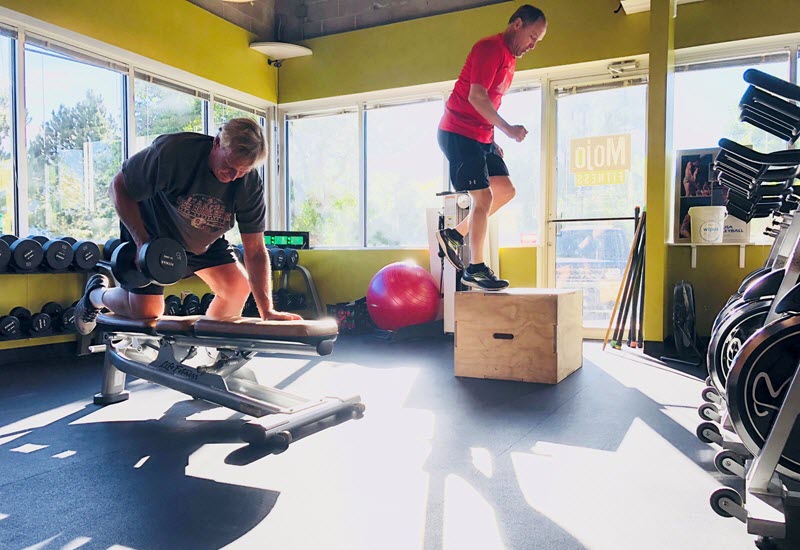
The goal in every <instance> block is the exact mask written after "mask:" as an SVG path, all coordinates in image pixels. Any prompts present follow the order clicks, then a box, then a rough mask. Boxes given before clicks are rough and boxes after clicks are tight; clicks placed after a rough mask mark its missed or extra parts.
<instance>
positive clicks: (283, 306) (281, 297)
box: [272, 288, 289, 311]
mask: <svg viewBox="0 0 800 550" xmlns="http://www.w3.org/2000/svg"><path fill="white" fill-rule="evenodd" d="M272 307H273V308H275V309H277V310H278V311H286V310H287V309H288V308H289V291H288V290H286V289H285V288H279V289H278V290H276V291H275V292H273V293H272Z"/></svg>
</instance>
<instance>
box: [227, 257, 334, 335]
mask: <svg viewBox="0 0 800 550" xmlns="http://www.w3.org/2000/svg"><path fill="white" fill-rule="evenodd" d="M234 253H235V255H236V259H237V260H238V261H239V262H241V264H242V265H244V247H243V245H239V246H237V247H235V248H234ZM267 253H268V254H269V261H270V265H271V266H272V272H273V274H278V273H279V274H280V275H279V283H278V284H277V285H275V287H274V288H273V292H272V302H273V307H275V309H277V310H278V311H312V312H313V313H314V314H315V316H316V318H317V319H320V318H322V317H323V316H324V313H325V312H324V310H323V309H322V302H321V301H320V299H319V293H318V292H317V287H316V285H314V279H313V277H311V273H310V272H309V271H308V269H307V268H305V267H303V266H302V265H300V253H299V252H298V251H297V250H295V249H293V248H280V247H277V246H269V247H267ZM292 273H297V274H299V275H300V278H301V279H302V281H303V285H304V287H305V292H292V291H291V290H290V288H291V287H290V284H289V283H290V277H291V275H292ZM242 315H243V316H245V317H258V307H257V306H256V302H255V300H254V299H253V295H252V294H251V295H250V296H249V297H248V298H247V302H246V303H245V306H244V310H243V311H242Z"/></svg>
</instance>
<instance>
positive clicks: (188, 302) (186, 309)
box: [181, 294, 200, 315]
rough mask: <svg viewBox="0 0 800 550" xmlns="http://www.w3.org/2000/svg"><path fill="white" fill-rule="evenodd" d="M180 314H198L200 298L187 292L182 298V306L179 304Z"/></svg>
mask: <svg viewBox="0 0 800 550" xmlns="http://www.w3.org/2000/svg"><path fill="white" fill-rule="evenodd" d="M181 314H182V315H199V314H200V298H198V297H197V295H196V294H187V295H186V296H184V298H183V306H181Z"/></svg>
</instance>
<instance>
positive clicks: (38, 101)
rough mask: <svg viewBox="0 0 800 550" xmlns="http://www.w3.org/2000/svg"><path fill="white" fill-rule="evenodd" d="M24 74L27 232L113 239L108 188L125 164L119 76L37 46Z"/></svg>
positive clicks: (115, 228) (114, 231) (30, 46)
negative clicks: (123, 162)
mask: <svg viewBox="0 0 800 550" xmlns="http://www.w3.org/2000/svg"><path fill="white" fill-rule="evenodd" d="M25 70H26V81H25V99H26V106H27V117H28V118H27V141H28V143H27V145H28V207H27V208H28V228H29V232H30V233H32V234H43V235H47V236H50V237H59V236H71V237H75V238H76V239H88V238H92V239H95V240H103V239H106V238H108V237H111V236H115V235H117V234H118V232H119V230H118V225H117V224H118V221H117V216H116V212H115V211H114V207H113V206H112V204H111V200H110V198H109V195H108V185H109V183H110V182H111V179H112V178H113V177H114V175H115V174H116V173H117V172H118V171H119V169H120V165H121V163H122V151H123V134H124V132H123V105H122V102H123V98H124V97H125V94H124V93H123V90H124V78H123V76H122V75H121V74H120V73H117V72H115V71H112V70H108V69H104V68H100V67H96V66H92V65H90V64H87V63H84V62H81V61H77V60H75V59H72V58H70V57H69V56H68V55H67V54H64V53H62V52H57V51H53V50H49V49H44V48H42V47H39V46H37V45H34V44H27V45H26V47H25Z"/></svg>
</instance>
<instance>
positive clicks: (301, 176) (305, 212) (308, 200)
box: [286, 112, 363, 247]
mask: <svg viewBox="0 0 800 550" xmlns="http://www.w3.org/2000/svg"><path fill="white" fill-rule="evenodd" d="M286 135H287V155H286V156H287V171H288V178H287V182H288V193H287V196H288V201H287V203H288V210H289V211H288V220H289V229H291V230H292V231H308V232H309V233H310V241H311V243H310V244H311V246H331V247H332V246H340V247H355V246H361V245H362V244H363V243H362V237H361V229H360V222H359V220H360V218H361V217H360V215H359V163H358V156H359V154H358V150H359V140H358V113H355V112H348V113H339V114H332V115H324V116H314V117H305V118H293V119H289V120H287V123H286Z"/></svg>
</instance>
